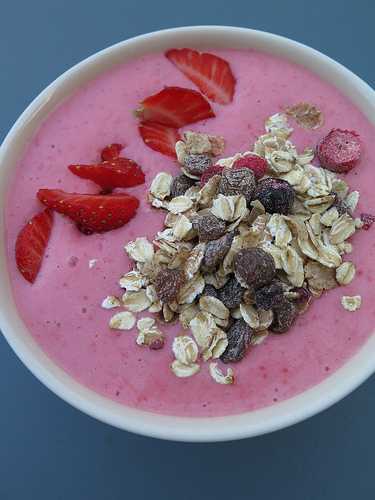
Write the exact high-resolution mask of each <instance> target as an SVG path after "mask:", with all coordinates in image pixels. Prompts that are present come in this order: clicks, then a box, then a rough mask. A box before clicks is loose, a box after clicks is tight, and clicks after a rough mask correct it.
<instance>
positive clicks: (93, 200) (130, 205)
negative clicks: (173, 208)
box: [37, 189, 139, 234]
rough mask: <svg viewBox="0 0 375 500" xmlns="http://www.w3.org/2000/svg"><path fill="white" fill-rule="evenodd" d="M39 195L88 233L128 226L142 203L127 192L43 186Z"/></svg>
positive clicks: (51, 207)
mask: <svg viewBox="0 0 375 500" xmlns="http://www.w3.org/2000/svg"><path fill="white" fill-rule="evenodd" d="M37 196H38V199H39V200H40V201H41V202H42V203H43V204H44V205H45V206H46V207H48V208H50V209H52V210H55V211H56V212H59V213H60V214H63V215H66V216H67V217H69V218H70V219H71V220H72V221H74V222H75V223H76V224H77V226H78V227H79V229H80V230H81V231H82V232H84V233H85V234H92V233H104V232H106V231H112V230H113V229H117V228H119V227H122V226H124V225H125V224H126V223H127V222H128V221H129V220H130V219H131V218H132V217H134V215H135V213H136V211H137V208H138V206H139V201H138V200H137V198H135V197H134V196H130V195H127V194H115V195H101V194H98V195H95V194H78V193H66V192H65V191H61V190H60V189H39V191H38V195H37Z"/></svg>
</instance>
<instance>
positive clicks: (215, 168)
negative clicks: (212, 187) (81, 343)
mask: <svg viewBox="0 0 375 500" xmlns="http://www.w3.org/2000/svg"><path fill="white" fill-rule="evenodd" d="M223 170H224V167H221V166H220V165H211V166H210V167H208V168H207V169H206V170H205V171H204V173H203V174H202V177H201V182H200V185H201V187H203V186H204V185H205V184H206V183H207V182H208V181H209V180H210V179H211V177H213V176H214V175H221V174H222V173H223Z"/></svg>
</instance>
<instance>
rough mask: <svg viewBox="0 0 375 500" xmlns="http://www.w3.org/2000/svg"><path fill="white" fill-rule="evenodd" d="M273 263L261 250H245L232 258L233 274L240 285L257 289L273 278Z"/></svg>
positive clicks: (274, 270) (269, 256) (274, 271)
mask: <svg viewBox="0 0 375 500" xmlns="http://www.w3.org/2000/svg"><path fill="white" fill-rule="evenodd" d="M275 273H276V268H275V262H274V260H273V258H272V257H271V255H269V254H268V253H266V252H265V251H264V250H262V249H261V248H246V249H244V250H241V251H240V252H238V254H237V255H236V256H235V258H234V274H235V276H236V278H237V279H238V281H239V282H240V283H241V285H243V286H246V287H250V288H252V287H253V288H259V287H261V286H264V285H267V284H268V283H270V282H271V281H272V280H273V278H274V277H275Z"/></svg>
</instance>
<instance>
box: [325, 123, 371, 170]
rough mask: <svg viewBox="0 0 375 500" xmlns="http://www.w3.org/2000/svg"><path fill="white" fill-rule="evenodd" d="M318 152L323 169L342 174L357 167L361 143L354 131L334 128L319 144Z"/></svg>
mask: <svg viewBox="0 0 375 500" xmlns="http://www.w3.org/2000/svg"><path fill="white" fill-rule="evenodd" d="M316 152H317V155H318V158H319V161H320V165H321V166H322V167H324V168H327V169H328V170H332V172H338V173H341V174H342V173H346V172H349V170H351V169H352V168H354V167H355V166H356V165H357V163H358V161H359V159H360V157H361V141H360V139H359V135H358V134H357V132H354V131H353V130H341V129H339V128H334V129H332V130H331V131H330V132H329V134H327V135H326V136H325V137H323V139H322V140H321V141H320V142H319V144H318V146H317V151H316Z"/></svg>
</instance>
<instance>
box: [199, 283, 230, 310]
mask: <svg viewBox="0 0 375 500" xmlns="http://www.w3.org/2000/svg"><path fill="white" fill-rule="evenodd" d="M203 296H206V297H215V298H216V299H220V300H221V301H222V302H223V304H225V303H224V301H223V300H222V299H221V297H220V296H219V291H218V290H216V288H215V287H214V286H212V285H206V286H205V287H204V290H203V292H202V297H203ZM225 305H226V304H225ZM227 307H228V306H227Z"/></svg>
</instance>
